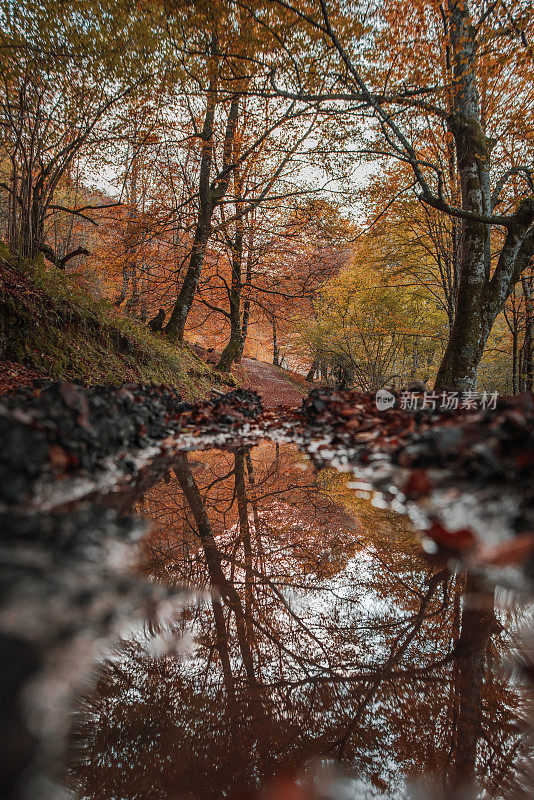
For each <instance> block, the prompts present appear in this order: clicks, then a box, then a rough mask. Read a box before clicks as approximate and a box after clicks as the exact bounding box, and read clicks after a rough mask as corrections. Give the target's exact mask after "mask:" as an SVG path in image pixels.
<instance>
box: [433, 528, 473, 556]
mask: <svg viewBox="0 0 534 800" xmlns="http://www.w3.org/2000/svg"><path fill="white" fill-rule="evenodd" d="M424 533H425V535H426V536H429V537H430V538H431V539H433V541H434V542H436V544H438V545H440V547H446V548H447V549H448V550H456V551H462V550H470V549H472V548H473V547H474V545H475V544H476V538H475V535H474V533H473V531H470V530H469V528H460V529H459V530H457V531H449V530H447V528H444V527H443V525H442V524H441V523H440V522H434V524H433V525H432V527H431V528H429V529H428V530H426V531H425V532H424Z"/></svg>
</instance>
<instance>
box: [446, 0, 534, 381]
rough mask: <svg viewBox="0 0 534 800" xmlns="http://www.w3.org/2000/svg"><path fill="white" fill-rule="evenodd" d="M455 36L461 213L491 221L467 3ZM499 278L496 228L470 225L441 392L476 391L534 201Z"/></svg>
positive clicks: (527, 237)
mask: <svg viewBox="0 0 534 800" xmlns="http://www.w3.org/2000/svg"><path fill="white" fill-rule="evenodd" d="M448 8H449V18H450V23H449V28H450V40H451V49H452V54H453V75H454V95H453V110H452V113H451V114H450V115H449V119H448V125H449V129H450V131H451V133H452V135H453V137H454V142H455V147H456V155H457V164H458V172H459V179H460V187H461V196H462V210H463V211H465V212H469V213H471V214H473V215H477V216H484V215H485V216H487V215H488V214H490V213H492V211H493V207H494V205H495V202H497V201H498V198H496V199H495V201H493V199H492V196H491V195H490V186H489V165H490V157H491V142H490V141H489V140H488V139H487V137H486V136H485V134H484V131H483V128H482V124H481V118H480V103H479V98H478V92H477V86H476V65H475V57H476V41H475V36H476V32H475V27H474V26H473V24H472V21H471V17H470V14H469V8H468V4H467V2H465V1H464V0H449V6H448ZM511 219H512V221H511V222H510V224H509V225H508V228H507V236H506V239H505V242H504V245H503V248H502V250H501V253H500V256H499V261H498V263H497V266H496V268H495V272H494V274H493V276H492V275H491V249H490V247H489V225H488V224H486V223H484V222H480V221H478V220H476V219H473V218H469V219H465V220H464V221H463V226H462V246H461V258H460V275H459V284H458V295H457V307H456V314H455V319H454V323H453V325H452V328H451V332H450V338H449V341H448V344H447V347H446V349H445V353H444V355H443V358H442V361H441V364H440V366H439V369H438V374H437V377H436V382H435V389H437V390H439V391H441V390H449V389H462V390H470V389H473V388H474V387H475V385H476V378H477V369H478V365H479V363H480V360H481V358H482V355H483V352H484V348H485V345H486V342H487V339H488V336H489V333H490V331H491V328H492V326H493V323H494V321H495V319H496V317H497V315H498V313H499V312H500V311H501V310H502V309H503V307H504V304H505V302H506V299H507V298H508V296H509V294H510V292H511V291H512V289H513V286H514V285H515V283H516V282H517V281H518V280H519V278H520V276H521V273H522V272H523V270H524V269H525V268H526V266H527V265H528V262H529V260H530V257H531V256H532V253H533V252H534V231H533V230H532V228H531V226H532V222H533V221H534V199H532V198H529V199H527V200H524V201H522V203H520V205H519V207H518V209H517V211H516V213H515V214H514V215H513V218H511Z"/></svg>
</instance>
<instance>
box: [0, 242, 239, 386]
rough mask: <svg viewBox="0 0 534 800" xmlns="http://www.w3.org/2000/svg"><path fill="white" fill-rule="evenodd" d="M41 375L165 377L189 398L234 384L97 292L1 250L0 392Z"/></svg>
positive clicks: (104, 379)
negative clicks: (98, 297) (93, 294)
mask: <svg viewBox="0 0 534 800" xmlns="http://www.w3.org/2000/svg"><path fill="white" fill-rule="evenodd" d="M40 377H49V378H61V379H66V380H76V381H80V382H82V383H85V384H97V383H104V384H110V385H119V384H121V383H124V382H128V381H138V382H139V381H140V382H147V383H152V382H153V383H167V384H169V385H171V386H173V387H176V388H178V389H179V390H180V392H181V393H182V394H183V395H184V396H185V397H188V398H193V399H196V398H199V397H202V396H204V395H205V394H206V393H207V392H208V391H209V389H210V388H211V387H212V386H215V385H220V384H221V383H227V384H228V383H229V384H231V385H232V384H233V379H232V378H228V377H227V376H222V375H220V374H219V373H217V372H216V371H215V370H213V369H212V368H211V367H210V366H208V365H206V364H204V362H202V361H201V360H200V359H199V358H198V357H197V356H196V355H195V354H194V353H193V352H192V351H191V350H190V349H189V348H188V347H180V346H175V345H171V344H169V343H168V342H167V341H166V340H165V338H164V337H163V336H161V335H159V334H153V333H152V332H151V331H150V330H148V329H147V328H146V327H145V326H144V325H143V324H142V323H139V322H138V321H136V320H135V319H133V318H128V317H125V316H124V315H121V314H119V313H118V312H117V311H116V310H115V309H114V308H113V307H112V306H111V305H109V304H108V303H105V302H102V301H97V300H95V299H94V298H92V297H91V296H90V295H89V294H88V293H87V292H85V291H84V290H83V289H81V288H80V287H78V286H76V285H75V283H74V280H73V279H72V278H70V277H69V276H67V275H65V274H64V273H62V272H59V271H58V270H47V269H46V268H45V266H44V264H43V262H42V260H40V259H37V260H36V261H35V262H33V263H30V262H19V263H18V264H17V263H16V260H15V259H13V258H11V257H9V256H8V254H7V253H6V252H5V251H0V392H1V391H5V390H6V389H9V388H11V387H12V386H13V387H14V386H17V385H20V383H21V382H22V383H24V382H28V381H29V380H32V379H34V378H40Z"/></svg>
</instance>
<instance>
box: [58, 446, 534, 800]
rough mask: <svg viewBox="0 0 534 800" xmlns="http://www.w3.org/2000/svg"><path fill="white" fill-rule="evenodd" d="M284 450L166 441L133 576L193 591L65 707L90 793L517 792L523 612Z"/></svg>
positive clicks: (168, 797) (85, 792) (522, 753)
mask: <svg viewBox="0 0 534 800" xmlns="http://www.w3.org/2000/svg"><path fill="white" fill-rule="evenodd" d="M346 484H347V478H346V476H342V475H340V474H338V473H336V472H334V471H331V470H323V471H321V472H317V470H315V469H314V468H313V467H312V466H311V465H310V464H309V463H308V462H306V461H305V460H304V459H303V457H302V456H301V455H300V454H299V453H298V452H297V451H296V450H295V449H294V448H292V447H289V446H281V445H276V444H274V443H269V442H264V443H262V444H260V445H259V446H257V447H255V448H253V449H252V450H251V451H247V450H243V451H240V452H223V451H209V452H196V453H188V454H185V453H184V454H182V455H181V456H180V457H179V458H178V459H177V461H176V464H175V466H174V468H173V470H171V471H170V472H168V473H167V474H166V475H165V476H164V477H163V479H162V481H161V482H160V483H159V484H157V485H155V486H154V487H153V488H152V489H150V490H149V491H148V492H147V493H146V494H145V495H144V496H143V497H142V498H140V499H139V500H138V501H137V503H136V507H135V511H136V512H138V513H140V514H142V515H143V516H145V517H147V518H149V519H151V520H152V521H153V527H152V530H151V532H150V534H149V536H148V537H147V540H146V543H145V552H144V569H145V570H147V571H148V572H149V573H150V575H151V576H152V577H153V579H154V580H158V581H165V582H167V583H172V584H175V585H177V586H188V587H193V588H195V589H197V590H198V595H197V599H196V600H192V601H191V603H190V604H189V605H188V606H187V607H186V608H185V609H182V610H181V612H180V613H177V614H176V618H175V619H174V620H173V621H172V623H171V624H170V625H169V627H168V628H166V629H165V630H157V631H154V630H146V631H144V632H143V633H142V634H138V635H135V636H132V638H131V639H130V640H128V641H124V642H123V643H121V646H120V648H119V649H118V650H117V652H116V653H115V654H114V655H113V657H111V658H110V659H109V660H108V661H107V662H106V663H105V664H104V665H103V667H102V670H101V673H100V675H99V678H98V681H97V683H96V686H95V689H94V691H93V692H92V693H91V694H90V695H88V696H87V697H85V698H83V700H82V701H81V702H80V707H79V710H78V713H77V715H76V717H75V723H74V727H73V732H72V737H71V738H72V743H71V753H70V761H69V765H68V778H67V783H68V784H69V786H70V787H71V788H72V789H73V791H74V793H75V796H76V797H79V798H84V799H87V800H89V798H90V799H91V800H93V798H94V800H97V798H98V799H99V800H103V799H104V798H106V799H109V800H112V799H113V800H114V799H115V798H116V799H117V800H134V799H135V800H137V799H138V798H139V799H141V798H143V800H145V799H147V800H148V798H150V800H160V799H161V800H174V799H178V798H184V799H185V798H191V800H192V799H193V798H198V800H212V799H213V800H216V799H218V798H240V799H241V800H245V798H255V797H260V796H261V797H269V798H271V799H272V800H282V799H283V800H289V799H290V798H294V800H297V799H298V800H305V798H311V797H332V798H333V800H338V799H339V800H348V798H354V800H356V798H375V797H376V798H382V797H395V798H402V797H416V796H417V797H425V798H431V797H433V798H445V797H447V798H448V797H450V798H469V797H475V796H480V797H484V798H501V797H503V798H504V797H517V796H519V797H521V796H523V797H527V796H530V793H529V789H528V785H529V778H528V776H527V775H526V771H527V768H526V767H525V764H526V763H527V758H528V757H529V755H530V741H529V735H528V727H527V723H526V722H525V719H526V717H527V711H528V708H527V706H528V696H527V692H526V689H525V687H524V686H523V685H522V684H521V679H520V676H519V674H518V673H517V671H514V670H513V669H512V667H511V666H510V665H511V659H510V655H509V653H510V649H511V647H513V645H514V644H515V642H516V639H517V636H518V631H519V630H520V629H521V628H522V627H523V626H524V625H525V624H526V621H527V617H528V615H529V614H530V611H529V609H528V608H525V607H523V606H519V605H517V606H516V605H514V604H510V603H507V604H503V603H501V602H500V599H499V597H497V598H495V597H494V594H493V592H491V591H489V590H487V589H485V588H484V587H482V586H481V585H479V583H478V581H477V579H475V578H473V577H469V578H466V576H465V575H464V574H462V573H459V574H456V575H451V574H450V573H449V572H448V571H447V570H445V569H442V568H440V567H433V566H431V565H429V564H428V563H427V562H425V561H424V560H423V559H422V558H421V557H420V555H419V548H418V545H417V541H416V539H415V537H414V535H413V534H412V532H411V530H410V528H409V526H408V524H407V523H406V521H405V520H404V519H403V518H401V517H398V516H397V515H395V514H394V513H392V512H389V511H386V510H381V509H376V508H372V507H371V506H370V505H368V504H366V503H365V502H364V501H362V500H361V499H358V497H357V496H356V493H355V492H354V490H351V489H350V488H348V487H347V485H346Z"/></svg>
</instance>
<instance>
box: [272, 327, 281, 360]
mask: <svg viewBox="0 0 534 800" xmlns="http://www.w3.org/2000/svg"><path fill="white" fill-rule="evenodd" d="M272 323H273V365H274V366H275V367H279V366H280V349H279V347H278V341H277V337H276V317H275V316H274V314H273V319H272Z"/></svg>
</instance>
